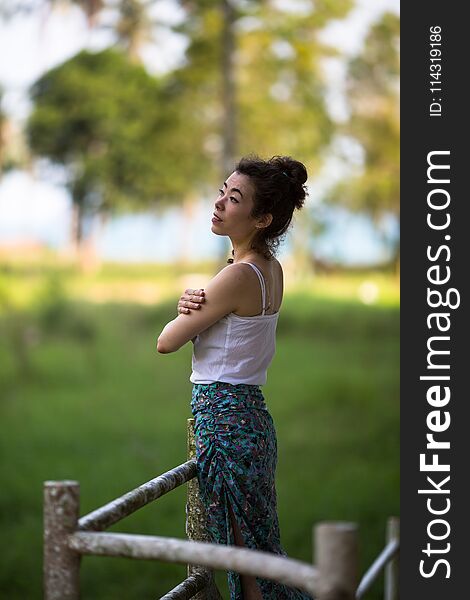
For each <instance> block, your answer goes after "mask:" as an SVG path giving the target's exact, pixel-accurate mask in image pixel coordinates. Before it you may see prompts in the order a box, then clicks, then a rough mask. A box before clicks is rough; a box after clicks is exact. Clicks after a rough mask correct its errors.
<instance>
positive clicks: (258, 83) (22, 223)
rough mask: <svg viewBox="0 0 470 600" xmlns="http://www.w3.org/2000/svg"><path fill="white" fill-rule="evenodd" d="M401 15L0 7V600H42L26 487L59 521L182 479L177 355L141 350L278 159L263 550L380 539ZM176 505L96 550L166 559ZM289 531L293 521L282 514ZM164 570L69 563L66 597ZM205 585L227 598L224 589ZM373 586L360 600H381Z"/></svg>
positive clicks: (257, 5)
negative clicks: (281, 174)
mask: <svg viewBox="0 0 470 600" xmlns="http://www.w3.org/2000/svg"><path fill="white" fill-rule="evenodd" d="M398 13H399V5H398V0H317V1H315V2H314V1H311V0H259V1H255V0H199V1H193V0H0V418H1V422H2V436H1V438H0V444H1V450H2V462H1V466H0V469H1V494H0V514H1V516H0V519H1V530H2V538H3V540H4V543H3V551H2V560H1V563H0V595H1V596H2V597H5V598H12V599H13V598H18V599H20V598H21V599H24V598H40V597H42V571H41V570H42V483H43V481H45V480H49V479H76V480H78V481H79V482H80V484H81V514H85V513H86V512H89V511H90V510H93V509H94V508H96V507H98V506H100V505H102V504H104V503H106V502H108V501H110V500H111V499H113V498H115V497H117V496H120V495H122V494H123V493H125V492H127V491H128V490H130V489H132V488H133V487H135V486H137V485H139V484H141V483H143V482H144V481H147V480H149V479H151V478H153V477H155V476H156V475H158V474H160V473H162V472H164V471H166V470H168V469H170V468H172V467H174V466H176V465H178V464H180V463H181V462H184V461H185V460H186V439H185V436H186V419H187V418H188V417H190V416H191V415H190V410H189V402H190V394H191V383H190V382H189V374H190V361H191V347H190V345H189V344H188V345H186V346H185V347H184V348H183V349H182V350H181V351H179V352H178V353H175V354H171V355H168V356H160V355H158V354H157V353H156V351H155V341H156V337H157V335H158V334H159V332H160V331H161V329H162V327H163V325H164V324H165V323H166V322H167V321H169V320H171V319H172V318H174V317H175V316H176V303H177V299H178V297H179V296H180V295H181V293H182V291H183V290H184V289H185V288H186V287H194V288H196V287H204V286H205V285H206V284H207V282H208V280H209V279H210V278H211V277H212V276H213V275H214V274H215V273H216V272H217V271H218V270H219V269H220V268H221V267H222V266H223V265H224V264H226V259H227V257H228V256H229V251H230V247H229V244H228V241H227V240H226V239H225V238H220V237H217V236H215V235H214V234H212V233H211V230H210V225H211V223H210V219H211V215H212V212H213V205H214V201H215V198H216V195H217V189H218V188H219V187H220V185H221V183H222V182H223V181H224V179H225V178H226V177H227V176H228V175H229V174H230V173H231V172H232V170H233V165H234V164H235V162H236V160H237V159H238V158H239V157H240V156H242V155H244V154H248V153H253V152H254V153H258V154H260V155H261V156H262V157H264V158H268V157H270V156H272V155H275V154H288V155H291V156H293V157H294V158H296V159H298V160H300V161H302V162H304V164H305V165H306V166H307V169H308V172H309V180H308V188H309V197H308V199H307V202H306V205H305V208H304V209H303V210H302V211H301V212H299V213H298V215H296V216H295V218H294V220H293V225H292V228H291V229H290V230H289V232H288V234H287V237H286V239H285V242H284V244H283V245H282V246H281V249H280V252H279V256H278V258H279V260H280V261H281V263H282V265H283V267H284V272H285V297H284V303H283V310H282V312H281V316H280V318H279V325H278V339H277V351H276V356H275V358H274V360H273V363H272V365H271V368H270V372H269V377H268V382H267V384H266V386H264V388H263V392H264V395H265V397H266V400H267V403H268V405H269V407H270V410H271V413H272V415H273V418H274V421H275V423H276V425H277V432H278V451H279V457H278V468H277V490H278V509H279V518H280V525H281V539H282V543H283V545H284V547H285V549H286V551H287V552H288V554H289V555H291V556H292V557H295V558H298V559H300V560H305V561H311V560H312V541H311V537H312V535H311V528H312V525H313V524H314V523H316V522H318V521H320V520H328V519H333V520H352V521H355V522H357V523H358V524H359V526H360V539H361V569H362V570H365V569H366V568H367V567H368V566H369V564H370V563H371V562H372V560H373V558H374V557H375V555H377V554H378V553H379V551H380V550H381V549H382V546H383V544H384V539H385V538H384V536H385V522H386V518H387V517H388V516H389V515H399V367H398V364H399V363H398V361H399V265H400V254H399V15H398ZM184 505H185V489H184V488H182V489H178V490H176V491H174V492H172V493H171V494H169V495H167V496H165V497H163V498H161V499H159V500H158V502H156V503H154V504H153V505H150V506H148V507H146V508H145V509H142V510H140V511H138V513H136V514H135V515H133V516H132V517H130V518H128V519H126V520H125V521H122V522H121V523H119V524H118V525H116V526H114V527H113V528H111V530H116V531H128V532H134V533H146V534H154V535H169V536H172V537H185V532H184V522H185V510H184ZM293 507H295V510H293ZM184 577H185V567H184V566H181V565H166V564H162V563H153V562H147V561H135V562H134V561H129V560H122V559H115V558H93V557H85V558H84V559H83V560H82V569H81V582H82V597H83V598H84V599H90V600H92V599H96V600H98V599H99V600H101V599H108V598H109V599H111V598H113V599H114V598H137V597H149V598H150V597H159V596H160V595H163V594H164V593H165V592H166V591H168V590H169V589H171V588H172V587H174V586H175V585H176V584H177V583H178V582H179V581H181V580H182V579H183V578H184ZM217 582H218V584H219V587H220V589H221V592H222V593H223V594H224V598H228V595H227V589H226V584H225V574H224V573H222V572H218V573H217ZM381 586H382V582H378V583H377V584H376V586H375V587H374V589H373V590H372V592H371V593H370V595H369V597H370V598H371V599H375V600H378V599H379V598H381V597H382V592H381Z"/></svg>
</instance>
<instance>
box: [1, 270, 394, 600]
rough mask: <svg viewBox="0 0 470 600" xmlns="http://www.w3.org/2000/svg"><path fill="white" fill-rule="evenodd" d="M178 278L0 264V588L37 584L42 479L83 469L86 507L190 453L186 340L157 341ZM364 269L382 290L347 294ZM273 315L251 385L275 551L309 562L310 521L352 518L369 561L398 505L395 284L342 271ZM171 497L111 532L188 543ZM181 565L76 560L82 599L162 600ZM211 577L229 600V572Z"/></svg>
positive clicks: (175, 496)
mask: <svg viewBox="0 0 470 600" xmlns="http://www.w3.org/2000/svg"><path fill="white" fill-rule="evenodd" d="M203 270H204V267H199V268H198V269H197V271H198V272H201V271H203ZM177 275H178V276H176V275H175V272H174V271H172V270H171V269H169V268H167V267H161V268H157V267H155V268H150V267H129V266H127V267H124V266H123V267H122V268H119V266H118V265H108V266H105V268H104V269H103V270H102V271H101V272H100V273H99V274H96V275H94V276H87V277H84V276H81V275H80V274H78V273H76V272H75V271H74V270H73V269H66V268H59V267H55V266H54V265H52V266H48V267H47V268H45V267H41V266H31V265H30V266H24V265H23V266H18V265H0V334H1V338H0V390H1V396H0V411H1V412H0V415H1V421H2V436H1V441H0V444H1V451H2V459H3V460H2V465H1V490H2V492H1V495H0V511H1V520H2V525H1V530H2V541H3V550H2V561H1V567H0V569H1V571H0V596H1V597H2V598H3V597H5V598H8V599H9V600H10V599H11V600H13V599H21V600H25V599H33V598H41V597H42V571H41V570H42V485H43V481H45V480H53V479H76V480H78V481H79V482H80V485H81V511H80V512H81V514H85V513H87V512H89V511H90V510H92V509H94V508H96V507H98V506H100V505H102V504H104V503H106V502H108V501H109V500H111V499H113V498H115V497H117V496H120V495H122V494H123V493H125V492H127V491H128V490H130V489H132V488H134V487H135V486H137V485H139V484H141V483H143V482H144V481H147V480H149V479H151V478H153V477H155V476H156V475H158V474H160V473H162V472H164V471H166V470H168V469H170V468H172V467H174V466H176V465H178V464H180V463H182V462H184V461H185V460H186V454H185V452H186V438H185V436H186V419H187V418H188V417H190V416H191V414H190V410H189V401H190V395H191V383H190V382H189V374H190V360H191V347H190V344H188V345H187V346H185V347H184V348H183V349H181V350H180V351H179V352H177V353H174V354H171V355H165V356H163V355H158V354H157V353H156V352H155V349H154V348H155V339H156V335H157V334H158V333H159V332H160V330H161V328H162V326H163V325H164V323H165V322H167V321H168V320H169V319H171V318H173V317H174V316H175V314H176V313H175V304H176V297H177V294H179V293H181V291H182V289H184V288H183V287H181V285H180V284H181V282H182V281H184V271H181V272H180V273H178V274H177ZM365 280H367V281H368V282H369V284H370V283H372V284H373V285H375V286H376V292H377V291H378V294H376V298H375V302H374V303H372V304H364V303H363V302H361V301H360V300H359V296H358V294H357V293H356V292H357V290H358V286H360V285H361V282H362V283H363V282H364V281H365ZM198 285H199V284H198V283H195V286H198ZM178 286H179V287H178ZM96 289H100V290H101V296H100V298H99V299H98V298H97V297H96ZM90 290H91V291H90ZM93 290H94V291H93ZM113 290H114V293H115V294H116V296H117V298H118V299H119V302H111V301H110V300H111V299H112V298H113ZM116 290H120V292H119V293H117V292H116ZM126 290H127V296H126ZM142 290H144V291H142ZM149 290H150V291H149ZM152 290H153V291H152ZM152 293H153V294H155V301H154V302H152V301H150V300H149V298H150V299H151V298H152ZM140 296H142V297H141V298H140ZM170 297H171V298H172V299H171V300H168V298H170ZM126 298H127V299H126ZM129 298H130V299H129ZM278 327H279V328H278V338H277V351H276V356H275V358H274V360H273V363H272V365H271V368H270V372H269V377H268V383H267V384H266V386H264V387H263V393H264V395H265V398H266V401H267V404H268V406H269V408H270V411H271V414H272V415H273V418H274V422H275V424H276V428H277V436H278V452H279V454H278V468H277V474H276V481H277V493H278V510H279V520H280V525H281V537H282V543H283V546H284V548H285V549H286V551H287V552H288V554H289V555H290V556H292V557H295V558H298V559H301V560H304V561H309V562H310V561H311V560H312V540H311V538H312V533H311V530H312V525H313V524H314V523H316V522H318V521H321V520H351V521H356V522H357V523H358V524H359V526H360V542H361V568H362V570H364V569H365V568H367V566H368V565H369V564H370V563H371V561H372V560H373V558H374V556H375V555H376V554H377V553H378V552H379V551H380V550H381V548H382V546H383V544H384V529H385V522H386V518H387V517H388V516H389V515H398V514H399V312H398V290H397V287H396V282H395V280H392V279H389V278H387V277H386V276H385V275H380V274H373V273H372V274H371V273H369V274H354V275H350V276H348V275H345V274H343V275H341V276H340V275H335V276H334V277H330V278H326V277H318V278H314V279H313V280H312V281H311V282H307V285H305V286H304V287H301V286H293V287H292V288H291V289H288V290H287V291H286V295H285V299H284V304H283V309H282V312H281V315H280V318H279V326H278ZM184 505H185V488H184V487H182V488H179V489H178V490H175V491H174V492H172V493H170V494H169V495H167V496H165V497H163V498H161V499H159V500H158V502H156V503H154V504H151V505H149V506H147V507H145V508H144V509H141V510H140V511H138V512H137V513H135V515H133V516H132V517H130V518H128V519H126V520H124V521H122V522H120V523H119V524H117V525H116V526H114V527H112V528H111V531H123V532H134V533H145V534H154V535H168V536H172V537H180V538H184V537H185V533H184V519H185V511H184ZM184 577H185V567H184V566H181V565H167V564H163V563H157V562H150V561H132V560H124V559H115V558H96V557H85V558H84V559H83V560H82V568H81V585H82V598H83V599H84V600H108V599H109V600H111V599H121V598H125V599H129V600H132V599H133V598H136V599H137V598H157V597H159V596H160V595H162V594H164V593H165V592H166V591H168V590H169V589H171V588H172V587H174V586H175V585H176V584H177V583H178V582H179V581H180V580H182V579H183V578H184ZM217 582H218V583H219V585H220V587H221V591H222V592H223V594H224V597H225V598H228V596H227V592H226V586H225V575H224V573H222V572H218V573H217ZM380 591H381V585H380V584H378V585H376V586H375V588H374V591H373V592H372V593H371V594H370V596H369V598H370V599H371V600H378V599H379V598H381V593H380Z"/></svg>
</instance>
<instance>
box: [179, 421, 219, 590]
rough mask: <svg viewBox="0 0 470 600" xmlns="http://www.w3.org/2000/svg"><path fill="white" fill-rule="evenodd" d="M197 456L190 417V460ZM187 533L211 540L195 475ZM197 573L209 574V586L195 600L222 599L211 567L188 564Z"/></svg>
mask: <svg viewBox="0 0 470 600" xmlns="http://www.w3.org/2000/svg"><path fill="white" fill-rule="evenodd" d="M195 457H196V443H195V439H194V419H188V460H190V459H192V458H195ZM186 535H187V536H188V539H189V540H193V541H197V542H209V541H211V540H210V539H209V536H208V534H207V530H206V511H205V509H204V505H203V503H202V501H201V498H200V496H199V484H198V481H197V478H196V477H194V478H193V479H191V480H190V481H188V497H187V504H186ZM195 573H200V574H203V575H207V576H208V578H209V583H208V585H207V588H206V589H205V590H203V591H201V592H198V593H197V594H196V595H195V596H193V599H194V600H222V597H221V595H220V593H219V590H218V588H217V586H216V584H215V581H214V574H213V571H212V570H211V569H207V568H206V567H198V566H196V565H188V576H189V575H193V574H195Z"/></svg>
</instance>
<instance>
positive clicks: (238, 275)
mask: <svg viewBox="0 0 470 600" xmlns="http://www.w3.org/2000/svg"><path fill="white" fill-rule="evenodd" d="M247 267H248V265H245V264H244V263H231V264H229V265H227V266H225V267H223V269H221V270H220V271H219V272H218V273H217V275H215V276H214V278H213V279H212V280H211V281H217V283H220V284H223V285H226V286H231V285H240V284H241V283H246V282H249V281H251V280H250V270H251V269H250V268H249V267H248V268H247Z"/></svg>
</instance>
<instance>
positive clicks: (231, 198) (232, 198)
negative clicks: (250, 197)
mask: <svg viewBox="0 0 470 600" xmlns="http://www.w3.org/2000/svg"><path fill="white" fill-rule="evenodd" d="M230 200H235V202H236V203H237V204H238V200H237V199H236V198H234V197H233V196H230Z"/></svg>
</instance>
